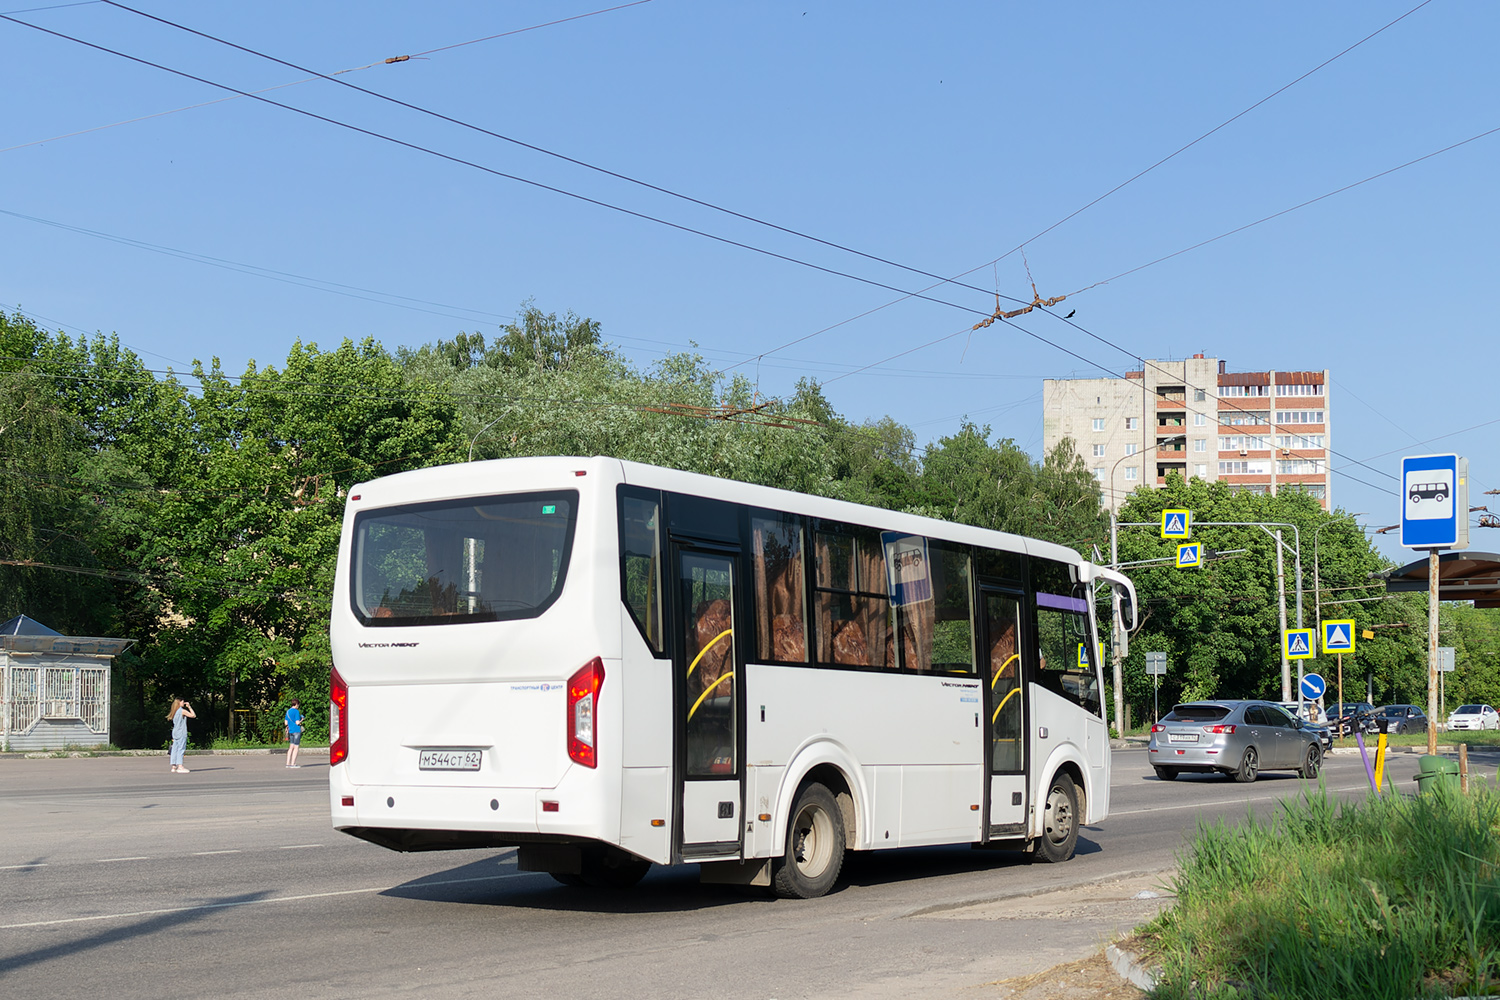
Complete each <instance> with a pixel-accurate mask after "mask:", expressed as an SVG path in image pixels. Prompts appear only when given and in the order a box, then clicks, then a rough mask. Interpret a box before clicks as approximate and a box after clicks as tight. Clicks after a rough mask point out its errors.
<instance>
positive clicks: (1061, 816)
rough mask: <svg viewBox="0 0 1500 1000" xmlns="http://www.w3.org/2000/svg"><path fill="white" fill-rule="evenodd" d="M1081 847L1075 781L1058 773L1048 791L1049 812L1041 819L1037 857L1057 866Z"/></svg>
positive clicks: (1047, 810)
mask: <svg viewBox="0 0 1500 1000" xmlns="http://www.w3.org/2000/svg"><path fill="white" fill-rule="evenodd" d="M1077 846H1078V789H1077V788H1076V787H1075V786H1074V784H1073V779H1072V778H1070V777H1068V776H1067V775H1066V774H1063V773H1061V772H1059V773H1058V774H1056V775H1054V776H1053V778H1052V787H1051V788H1049V789H1048V790H1047V804H1046V812H1045V814H1044V815H1043V816H1042V835H1041V837H1040V838H1039V839H1038V840H1037V842H1036V850H1035V852H1034V853H1035V857H1037V858H1039V859H1040V860H1042V861H1050V862H1053V863H1054V864H1055V863H1058V862H1062V861H1066V860H1068V859H1069V858H1071V857H1072V856H1073V849H1074V848H1075V847H1077Z"/></svg>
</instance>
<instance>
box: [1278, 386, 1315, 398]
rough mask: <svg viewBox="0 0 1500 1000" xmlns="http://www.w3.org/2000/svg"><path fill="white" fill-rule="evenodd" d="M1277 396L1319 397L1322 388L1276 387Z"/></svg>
mask: <svg viewBox="0 0 1500 1000" xmlns="http://www.w3.org/2000/svg"><path fill="white" fill-rule="evenodd" d="M1276 395H1278V396H1321V395H1323V387H1322V386H1321V385H1278V386H1277V387H1276Z"/></svg>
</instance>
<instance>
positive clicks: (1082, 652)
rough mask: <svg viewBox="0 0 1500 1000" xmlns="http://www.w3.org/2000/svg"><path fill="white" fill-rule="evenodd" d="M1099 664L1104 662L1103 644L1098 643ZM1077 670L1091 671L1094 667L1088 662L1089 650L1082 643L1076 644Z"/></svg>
mask: <svg viewBox="0 0 1500 1000" xmlns="http://www.w3.org/2000/svg"><path fill="white" fill-rule="evenodd" d="M1099 662H1100V663H1103V662H1104V643H1102V642H1101V643H1099ZM1078 669H1079V670H1093V669H1094V665H1093V664H1092V663H1090V662H1089V648H1088V646H1087V645H1085V644H1084V643H1081V642H1080V643H1079V644H1078Z"/></svg>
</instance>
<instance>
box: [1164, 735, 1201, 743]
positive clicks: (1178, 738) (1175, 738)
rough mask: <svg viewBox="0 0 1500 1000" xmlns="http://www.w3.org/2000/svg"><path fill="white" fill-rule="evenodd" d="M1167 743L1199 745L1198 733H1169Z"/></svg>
mask: <svg viewBox="0 0 1500 1000" xmlns="http://www.w3.org/2000/svg"><path fill="white" fill-rule="evenodd" d="M1167 742H1168V743H1197V742H1198V734H1197V733H1168V734H1167Z"/></svg>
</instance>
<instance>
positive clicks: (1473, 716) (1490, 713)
mask: <svg viewBox="0 0 1500 1000" xmlns="http://www.w3.org/2000/svg"><path fill="white" fill-rule="evenodd" d="M1448 728H1449V729H1500V712H1497V711H1495V710H1494V709H1493V708H1491V707H1490V706H1489V705H1460V706H1458V708H1456V709H1454V710H1453V712H1452V714H1451V715H1449V716H1448Z"/></svg>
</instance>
